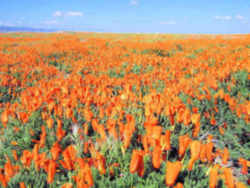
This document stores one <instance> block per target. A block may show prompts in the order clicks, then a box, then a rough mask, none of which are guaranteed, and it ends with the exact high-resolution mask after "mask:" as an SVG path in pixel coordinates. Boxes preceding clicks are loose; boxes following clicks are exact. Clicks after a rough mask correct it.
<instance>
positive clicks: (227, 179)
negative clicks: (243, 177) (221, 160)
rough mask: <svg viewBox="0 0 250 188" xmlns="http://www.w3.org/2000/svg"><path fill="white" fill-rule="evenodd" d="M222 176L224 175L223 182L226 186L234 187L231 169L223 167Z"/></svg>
mask: <svg viewBox="0 0 250 188" xmlns="http://www.w3.org/2000/svg"><path fill="white" fill-rule="evenodd" d="M223 172H224V176H225V183H226V185H227V186H228V188H234V187H235V185H234V177H233V174H232V170H231V169H230V168H224V169H223Z"/></svg>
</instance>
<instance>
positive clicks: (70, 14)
mask: <svg viewBox="0 0 250 188" xmlns="http://www.w3.org/2000/svg"><path fill="white" fill-rule="evenodd" d="M66 16H83V13H82V12H73V11H69V12H67V13H66Z"/></svg>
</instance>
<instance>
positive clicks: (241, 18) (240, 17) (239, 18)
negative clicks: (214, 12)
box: [235, 14, 245, 20]
mask: <svg viewBox="0 0 250 188" xmlns="http://www.w3.org/2000/svg"><path fill="white" fill-rule="evenodd" d="M235 18H236V19H237V20H244V19H245V17H244V16H241V15H239V14H238V15H236V16H235Z"/></svg>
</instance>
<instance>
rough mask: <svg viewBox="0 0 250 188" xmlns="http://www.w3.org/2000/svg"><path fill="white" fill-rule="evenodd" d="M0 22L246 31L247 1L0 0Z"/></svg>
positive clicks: (83, 27) (166, 30)
mask: <svg viewBox="0 0 250 188" xmlns="http://www.w3.org/2000/svg"><path fill="white" fill-rule="evenodd" d="M0 5H1V6H0V25H5V26H20V27H21V26H22V27H23V26H25V27H35V28H54V29H62V30H79V31H97V32H144V33H156V32H159V33H250V0H3V1H1V3H0Z"/></svg>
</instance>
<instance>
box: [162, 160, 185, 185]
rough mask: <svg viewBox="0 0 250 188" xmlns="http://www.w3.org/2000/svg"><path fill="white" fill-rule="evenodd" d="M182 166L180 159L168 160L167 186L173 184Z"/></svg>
mask: <svg viewBox="0 0 250 188" xmlns="http://www.w3.org/2000/svg"><path fill="white" fill-rule="evenodd" d="M181 168H182V164H181V162H180V161H176V162H170V161H167V167H166V179H165V181H166V184H167V186H173V185H174V183H175V181H176V179H177V177H178V175H179V173H180V171H181Z"/></svg>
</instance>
